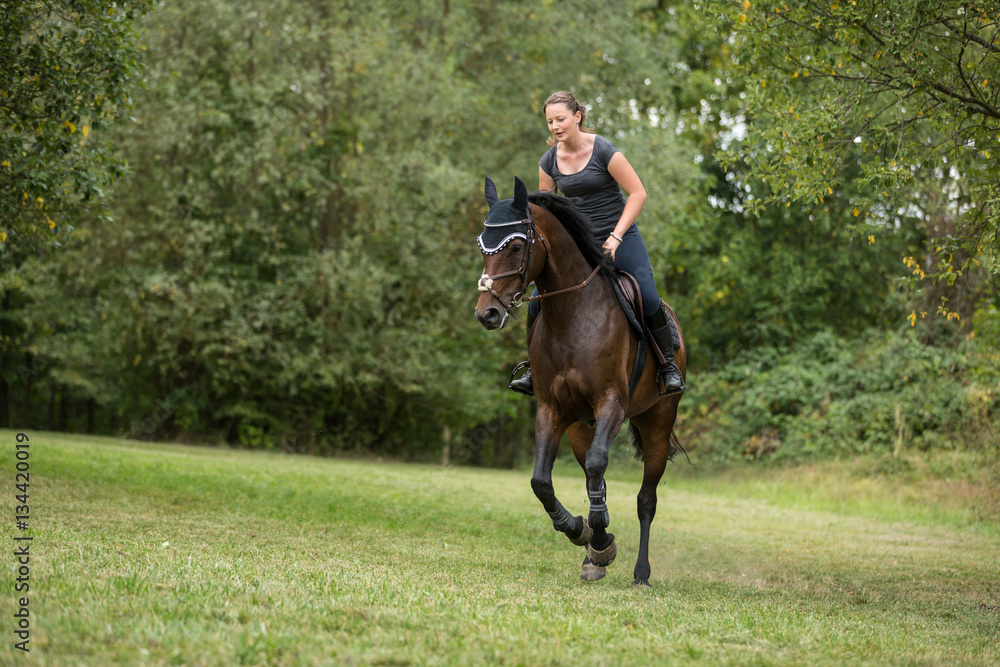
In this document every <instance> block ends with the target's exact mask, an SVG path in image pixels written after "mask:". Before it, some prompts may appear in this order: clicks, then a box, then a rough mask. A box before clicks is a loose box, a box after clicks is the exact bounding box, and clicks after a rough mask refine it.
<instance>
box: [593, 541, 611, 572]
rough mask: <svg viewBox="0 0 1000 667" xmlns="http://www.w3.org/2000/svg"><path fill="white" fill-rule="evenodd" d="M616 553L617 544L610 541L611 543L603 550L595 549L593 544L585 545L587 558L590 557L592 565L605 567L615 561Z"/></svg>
mask: <svg viewBox="0 0 1000 667" xmlns="http://www.w3.org/2000/svg"><path fill="white" fill-rule="evenodd" d="M617 555H618V545H617V544H616V543H615V542H614V541H612V542H611V544H609V545H608V546H607V548H606V549H604V550H603V551H597V550H596V549H594V547H593V546H591V545H587V558H589V559H590V562H592V563H593V564H594V565H597V566H600V567H607V566H608V565H611V564H612V563H613V562H615V556H617Z"/></svg>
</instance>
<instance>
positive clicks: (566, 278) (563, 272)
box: [535, 223, 614, 330]
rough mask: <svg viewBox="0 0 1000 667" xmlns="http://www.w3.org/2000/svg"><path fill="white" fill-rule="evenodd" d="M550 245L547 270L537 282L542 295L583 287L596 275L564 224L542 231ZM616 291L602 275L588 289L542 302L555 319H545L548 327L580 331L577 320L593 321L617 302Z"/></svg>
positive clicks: (555, 296)
mask: <svg viewBox="0 0 1000 667" xmlns="http://www.w3.org/2000/svg"><path fill="white" fill-rule="evenodd" d="M541 231H542V234H543V235H544V236H545V238H546V240H547V241H548V245H549V256H548V259H547V260H546V262H545V270H543V271H542V273H541V275H539V276H538V278H537V279H536V280H535V285H536V286H537V287H538V290H539V292H542V293H547V292H556V291H559V290H564V289H569V288H572V287H575V286H577V285H580V284H581V283H583V282H584V281H585V280H587V278H588V277H590V275H591V274H592V273H593V270H594V269H593V267H592V266H590V264H588V263H587V260H586V258H584V256H583V253H581V252H580V251H579V249H577V247H576V243H575V242H574V241H573V237H571V236H570V235H569V232H567V231H566V230H565V229H563V227H562V225H559V224H558V223H557V224H555V225H548V226H547V229H545V230H541ZM613 291H614V288H613V287H611V285H610V283H609V282H608V281H607V280H606V279H605V278H604V277H603V276H601V275H595V276H594V277H593V278H591V280H590V281H589V282H588V283H587V286H586V287H583V288H580V289H574V290H572V291H569V292H565V293H563V294H555V295H553V296H551V297H548V298H546V299H544V300H543V301H542V302H541V306H542V309H543V310H544V311H547V312H551V313H552V314H553V315H555V316H556V317H551V318H546V322H547V324H548V325H549V326H558V324H557V323H563V324H564V325H565V326H567V327H568V328H569V329H571V330H575V329H576V328H577V324H578V319H579V318H581V317H583V318H587V319H593V318H594V316H595V315H598V314H599V313H600V312H601V311H602V310H603V309H605V308H607V305H608V303H610V302H611V301H614V295H613Z"/></svg>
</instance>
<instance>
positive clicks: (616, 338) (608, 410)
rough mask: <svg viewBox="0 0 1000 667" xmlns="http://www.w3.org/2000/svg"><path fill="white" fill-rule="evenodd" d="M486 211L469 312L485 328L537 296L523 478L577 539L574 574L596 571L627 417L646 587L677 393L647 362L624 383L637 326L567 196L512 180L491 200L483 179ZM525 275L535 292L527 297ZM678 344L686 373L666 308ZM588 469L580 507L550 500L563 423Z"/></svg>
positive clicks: (606, 545)
mask: <svg viewBox="0 0 1000 667" xmlns="http://www.w3.org/2000/svg"><path fill="white" fill-rule="evenodd" d="M486 200H487V203H488V204H489V208H490V213H489V218H488V220H487V221H486V228H485V230H484V232H483V234H482V235H481V236H480V237H479V245H480V249H481V250H482V252H483V264H484V269H483V275H482V277H481V278H480V280H479V286H478V288H479V291H480V293H481V294H480V296H479V301H478V303H477V304H476V318H477V319H478V320H479V322H480V323H481V324H482V325H483V326H484V327H485V328H486V329H488V330H497V329H501V328H503V327H504V326H506V324H507V322H508V320H509V318H510V316H511V314H512V309H513V308H515V307H516V306H519V305H520V304H521V303H522V302H523V301H524V300H529V299H531V298H535V299H543V301H542V304H540V305H541V306H542V307H541V309H540V313H539V315H538V317H537V319H536V321H535V323H534V326H533V330H532V331H531V332H530V334H529V361H530V364H531V369H532V375H533V378H534V386H535V393H536V397H537V400H538V411H537V414H536V420H535V443H536V452H535V465H534V471H533V472H532V475H531V488H532V490H533V491H534V493H535V496H537V498H538V500H539V501H541V503H542V506H543V507H544V508H545V511H546V512H547V513H548V515H549V517H550V518H551V519H552V526H553V528H554V529H555V530H556V531H559V532H562V533H564V534H565V535H566V537H567V538H569V541H570V542H571V543H572V544H574V545H576V546H585V547H586V549H587V551H586V556H585V557H584V560H583V564H582V567H581V571H580V577H581V578H583V579H585V580H587V581H596V580H598V579H601V578H603V577H604V576H605V575H606V574H607V566H608V565H610V564H611V563H612V562H613V561H614V559H615V557H616V555H617V551H618V549H617V546H616V544H615V539H614V534H612V533H609V532H608V528H609V527H610V523H611V517H610V514H609V512H608V509H607V506H606V484H605V480H604V474H605V472H606V470H607V467H608V452H609V450H610V447H611V443H612V441H613V440H614V438H615V436H616V435H617V434H618V431H619V429H620V428H621V426H622V424H623V423H624V421H625V419H626V418H627V419H628V420H629V422H630V431H631V434H632V438H633V445H634V446H635V449H636V457H637V458H641V460H642V461H643V477H642V485H641V487H640V489H639V494H638V498H637V511H638V516H639V553H638V557H637V559H636V563H635V569H634V572H633V574H634V581H633V583H634V584H635V585H643V586H649V585H650V583H649V576H650V566H649V529H650V525H651V524H652V521H653V517H654V515H655V514H656V486H657V484H658V483H659V481H660V478H661V477H662V476H663V472H664V470H665V468H666V464H667V461H669V460H671V458H672V456H673V454H674V452H675V451H676V449H677V447H678V446H679V443H678V442H677V440H676V436H674V434H673V429H674V422H675V420H676V418H677V406H678V403H679V402H680V399H681V396H682V394H675V395H673V396H660V395H659V391H658V389H657V385H656V377H655V376H656V363H648V364H646V367H645V369H644V370H643V372H642V375H641V376H640V377H639V380H638V385H637V386H635V390H634V393H632V394H631V395H630V392H629V375H630V371H631V369H632V368H633V362H634V361H635V358H636V354H637V351H638V350H640V349H644V346H640V338H639V335H638V334H637V333H636V332H635V330H634V328H633V327H632V326H631V325H630V324H629V321H628V319H627V317H626V315H625V313H624V311H623V309H622V307H621V306H620V305H619V301H618V299H617V297H616V293H615V288H614V285H613V283H612V276H613V274H614V272H615V271H616V269H614V267H613V265H612V264H611V263H610V260H609V259H608V258H607V257H606V256H605V255H604V254H603V251H602V248H601V242H600V241H599V240H598V239H596V238H594V236H593V234H592V233H591V232H590V223H589V220H588V219H587V217H586V216H585V215H584V214H582V213H581V212H580V211H579V210H578V209H577V208H576V207H575V206H574V205H573V202H572V200H569V199H567V198H565V197H561V196H559V195H556V194H553V193H548V192H535V193H532V194H530V195H529V194H528V191H527V188H526V187H525V185H524V183H523V182H522V181H521V179H519V178H517V177H515V178H514V198H513V199H508V200H503V201H500V200H499V199H498V197H497V192H496V186H495V185H494V184H493V182H492V181H490V179H489V178H488V177H487V179H486ZM532 283H534V284H535V286H536V287H537V289H538V290H539V294H538V295H537V296H535V297H528V298H527V299H526V298H525V293H526V290H527V289H528V288H529V286H530V285H531V284H532ZM667 313H668V314H669V315H670V318H671V319H672V320H673V323H674V325H675V327H676V332H677V338H678V339H679V342H680V347H679V349H677V350H676V351H675V353H674V356H675V361H676V363H677V366H678V367H679V368H680V370H681V373H682V374H685V375H686V372H687V346H686V344H685V342H684V336H683V332H682V331H681V327H680V323H679V322H678V321H677V316H676V315H675V314H674V312H673V310H671V309H670V307H669V306H667ZM566 432H568V433H569V440H570V444H571V446H572V448H573V454H574V455H575V456H576V460H577V461H578V462H579V464H580V466H581V467H583V470H584V472H585V473H586V488H587V493H588V496H589V499H590V511H589V514H588V516H587V518H586V519H584V518H583V517H582V516H575V517H574V516H573V515H572V513H571V512H569V511H568V510H567V509H566V508H565V507H563V505H562V503H560V502H559V500H558V499H557V498H556V495H555V491H554V489H553V486H552V464H553V462H554V461H555V457H556V453H557V452H558V449H559V443H560V440H561V438H562V436H563V434H564V433H566Z"/></svg>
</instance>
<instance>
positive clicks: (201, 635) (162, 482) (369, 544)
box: [0, 431, 1000, 665]
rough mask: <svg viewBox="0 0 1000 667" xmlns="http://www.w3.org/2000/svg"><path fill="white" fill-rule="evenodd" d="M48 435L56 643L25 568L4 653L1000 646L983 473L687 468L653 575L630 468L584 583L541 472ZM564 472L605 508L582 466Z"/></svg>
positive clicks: (693, 654) (760, 658)
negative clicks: (538, 478) (22, 613)
mask: <svg viewBox="0 0 1000 667" xmlns="http://www.w3.org/2000/svg"><path fill="white" fill-rule="evenodd" d="M31 435H32V440H31V450H30V451H31V475H32V477H31V486H30V502H31V517H32V518H31V526H32V533H31V534H33V535H34V536H35V540H34V542H33V543H32V547H31V550H32V561H31V567H32V569H31V586H32V590H31V594H30V597H31V600H30V609H31V613H32V618H31V622H32V639H31V644H30V647H31V649H32V650H31V653H29V654H26V655H25V654H22V653H21V652H19V651H15V650H14V649H13V643H14V641H15V640H14V638H13V635H12V634H11V632H10V630H12V629H13V622H12V615H13V613H14V611H15V599H16V598H15V594H14V592H13V590H12V586H11V585H5V586H4V587H3V588H2V590H3V593H2V594H0V618H2V619H3V621H2V623H3V624H4V625H3V627H2V628H0V630H2V636H3V637H4V640H3V643H2V645H0V664H4V665H8V664H28V665H109V664H128V665H138V664H146V665H165V664H178V665H200V664H204V665H235V664H251V665H257V664H262V665H263V664H267V665H270V664H276V665H324V664H338V665H339V664H397V665H398V664H422V665H423V664H454V665H471V664H511V665H516V664H525V665H548V664H566V665H569V664H584V665H619V664H626V665H633V664H634V665H648V664H664V663H666V664H670V663H690V662H699V663H701V662H706V663H710V664H716V663H717V664H824V663H826V664H872V665H886V664H954V663H960V664H983V665H988V664H997V663H998V662H1000V530H998V528H997V524H996V522H995V519H996V517H997V512H996V510H997V506H998V505H1000V502H998V501H997V497H996V492H995V491H994V489H995V488H996V487H994V486H991V485H990V484H988V483H986V481H980V480H977V479H971V480H970V478H969V476H968V475H964V474H962V475H948V474H946V473H945V472H941V471H940V470H937V471H936V472H935V471H933V470H920V469H916V467H918V464H916V463H913V464H906V465H909V466H911V468H914V469H907V470H905V471H904V472H903V473H899V472H898V471H897V472H895V473H893V474H890V475H888V476H886V475H884V474H883V473H884V472H885V470H884V469H882V468H884V467H885V466H887V465H893V466H895V465H899V464H897V463H895V462H893V463H887V462H879V461H878V460H876V461H874V462H873V461H871V460H868V461H860V460H859V461H853V462H847V463H841V464H836V463H830V464H823V465H814V466H810V467H802V468H797V469H781V470H779V469H774V470H768V469H761V468H742V469H739V470H731V471H728V472H723V473H715V474H705V473H703V472H700V471H698V470H697V469H695V470H692V469H690V468H689V467H687V464H686V463H679V464H675V465H674V466H672V467H671V468H670V469H668V472H667V475H666V477H665V479H664V482H663V483H661V485H660V488H659V498H660V503H659V511H658V515H657V518H656V521H655V522H654V524H653V537H652V542H651V549H650V555H651V562H652V568H653V576H652V579H651V581H652V583H653V586H654V587H653V588H652V589H639V588H635V587H633V586H631V581H632V576H631V575H632V566H633V564H634V559H635V552H636V548H637V542H638V534H637V533H638V522H637V520H636V518H635V494H636V493H637V491H638V472H637V469H636V467H635V465H634V464H621V463H619V464H618V466H617V468H616V470H614V471H612V473H611V475H610V476H609V484H608V504H609V507H610V510H611V516H612V531H613V532H614V533H615V534H616V535H617V538H618V541H619V556H618V561H617V562H616V563H615V564H614V565H612V566H611V567H610V568H609V576H608V577H607V578H606V579H604V580H603V581H599V582H594V583H586V582H583V581H580V579H579V578H578V574H579V564H580V561H581V559H582V557H583V551H582V549H580V548H576V547H572V546H571V545H570V544H569V542H568V541H567V540H566V539H565V538H564V537H562V536H561V535H559V534H557V533H556V532H554V531H553V530H552V528H551V524H550V523H549V520H548V517H547V516H546V515H545V514H544V512H543V511H542V509H541V506H540V505H539V504H538V502H537V500H536V499H535V498H534V496H533V495H532V492H531V488H530V485H529V483H528V480H529V476H530V473H529V472H526V471H494V470H475V469H442V468H439V467H432V466H420V465H401V464H394V463H376V462H368V461H346V460H330V459H316V458H310V457H293V456H284V455H279V454H269V453H256V452H242V451H229V450H222V449H208V448H196V447H184V446H176V445H146V444H137V443H127V442H122V441H118V440H112V439H100V438H86V437H80V436H68V435H61V434H50V433H41V432H36V433H32V434H31ZM0 444H2V447H0V480H3V484H2V485H0V488H3V489H4V491H3V492H2V496H0V498H2V500H0V511H2V516H4V517H7V518H6V519H4V520H3V521H2V523H0V525H2V527H0V533H2V535H3V543H4V545H5V546H4V548H3V549H2V552H3V553H4V554H5V555H4V556H3V558H6V559H7V563H6V564H5V566H4V567H5V569H4V571H5V572H6V573H8V575H5V576H8V580H9V574H10V573H11V572H12V571H13V566H14V563H13V555H12V553H11V552H12V549H11V548H10V545H12V544H13V541H12V538H13V535H14V534H15V533H16V534H21V533H20V531H16V530H15V529H14V527H13V518H12V515H13V505H14V495H15V492H14V490H13V486H14V479H13V478H14V472H13V471H14V433H13V432H11V431H0ZM939 467H940V466H939ZM557 472H558V474H557V476H556V478H555V484H556V491H557V493H558V494H559V496H560V498H561V499H562V500H563V502H564V504H566V506H567V507H569V508H570V509H571V510H573V511H574V512H576V513H579V512H581V511H582V510H583V509H584V507H585V505H584V503H585V499H586V494H585V493H584V490H583V480H582V472H580V471H579V470H578V469H573V468H571V467H569V466H566V465H564V464H560V467H559V469H558V471H557ZM983 474H984V475H986V477H984V478H983V479H984V480H988V479H991V478H990V477H989V475H992V474H995V471H986V472H984V473H983Z"/></svg>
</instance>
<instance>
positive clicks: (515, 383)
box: [507, 310, 535, 396]
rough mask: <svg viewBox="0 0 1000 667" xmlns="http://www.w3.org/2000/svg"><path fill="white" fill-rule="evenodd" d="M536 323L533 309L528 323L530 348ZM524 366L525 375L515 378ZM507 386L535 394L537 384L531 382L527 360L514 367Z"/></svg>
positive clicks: (524, 392)
mask: <svg viewBox="0 0 1000 667" xmlns="http://www.w3.org/2000/svg"><path fill="white" fill-rule="evenodd" d="M534 323H535V318H534V317H532V316H531V311H530V310H529V311H528V321H527V323H526V324H527V328H528V348H529V350H530V348H531V327H532V325H533V324H534ZM522 367H523V368H524V375H522V376H521V377H519V378H517V379H516V380H515V379H514V374H515V373H517V371H518V370H519V369H520V368H522ZM507 388H508V389H513V390H514V391H516V392H517V393H519V394H527V395H528V396H534V395H535V385H534V384H533V383H532V382H531V366H529V365H528V362H527V361H523V362H521V363H519V364H518V365H517V366H515V367H514V370H513V371H512V372H511V374H510V382H509V383H507Z"/></svg>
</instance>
